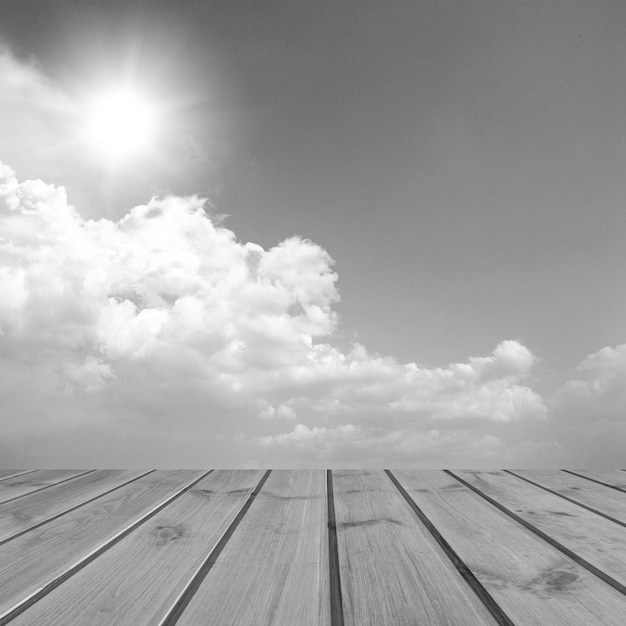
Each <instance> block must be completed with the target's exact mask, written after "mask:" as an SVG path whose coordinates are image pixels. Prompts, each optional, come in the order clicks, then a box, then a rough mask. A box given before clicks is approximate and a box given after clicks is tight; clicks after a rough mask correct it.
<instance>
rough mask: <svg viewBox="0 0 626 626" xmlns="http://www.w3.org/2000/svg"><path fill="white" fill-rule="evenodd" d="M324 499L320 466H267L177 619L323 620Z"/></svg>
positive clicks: (289, 624)
mask: <svg viewBox="0 0 626 626" xmlns="http://www.w3.org/2000/svg"><path fill="white" fill-rule="evenodd" d="M325 496H326V489H325V474H324V472H323V471H321V470H317V471H300V472H296V471H279V470H274V471H273V472H272V473H271V474H270V476H269V478H268V480H267V482H266V483H265V484H264V485H263V488H262V489H261V491H260V492H259V494H258V496H257V497H256V499H255V501H254V503H253V504H252V505H251V507H250V510H249V511H248V513H247V514H246V516H245V517H244V518H243V520H242V522H241V524H240V525H239V526H238V527H237V529H236V530H235V532H234V533H233V535H232V537H231V539H230V540H229V541H228V543H227V544H226V547H225V548H224V550H223V552H222V553H221V554H220V555H219V556H218V558H217V560H216V561H215V564H214V565H213V567H212V568H211V569H210V571H209V572H208V574H207V575H206V578H205V579H204V580H203V581H202V583H201V585H200V587H199V588H198V590H197V592H196V593H195V594H194V596H193V598H192V599H191V602H190V603H189V605H188V606H187V607H186V609H185V611H184V612H183V613H182V616H181V619H180V620H179V622H178V624H180V625H181V626H183V625H188V626H194V625H195V624H207V625H209V624H210V625H212V626H222V624H255V626H257V625H258V626H264V625H269V624H274V625H276V626H279V625H280V626H293V625H295V624H298V626H307V625H311V626H313V625H318V624H319V625H320V626H327V625H330V610H329V607H330V604H329V602H330V600H329V587H328V540H327V536H326V519H327V518H326V515H327V512H326V497H325ZM243 598H245V601H242V599H243Z"/></svg>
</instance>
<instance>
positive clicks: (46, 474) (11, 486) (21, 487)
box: [0, 470, 93, 503]
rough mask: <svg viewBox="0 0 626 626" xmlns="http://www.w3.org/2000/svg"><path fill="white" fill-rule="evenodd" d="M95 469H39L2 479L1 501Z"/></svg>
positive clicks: (6, 500)
mask: <svg viewBox="0 0 626 626" xmlns="http://www.w3.org/2000/svg"><path fill="white" fill-rule="evenodd" d="M89 471H93V470H80V471H78V470H37V471H35V472H32V473H28V474H20V475H17V476H13V477H12V478H6V479H5V480H2V481H0V503H2V502H8V501H10V500H16V499H17V498H21V497H23V496H25V495H27V494H29V493H34V492H36V491H41V490H42V489H45V488H46V487H50V486H51V485H56V484H58V483H62V482H65V481H66V480H71V479H73V478H75V477H76V476H81V475H83V474H86V473H88V472H89Z"/></svg>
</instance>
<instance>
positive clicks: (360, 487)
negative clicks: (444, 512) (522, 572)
mask: <svg viewBox="0 0 626 626" xmlns="http://www.w3.org/2000/svg"><path fill="white" fill-rule="evenodd" d="M333 486H334V491H335V512H336V520H337V542H338V550H339V565H340V571H341V586H342V591H343V607H344V621H345V623H346V624H349V625H354V626H369V625H371V626H379V625H381V624H385V625H386V626H392V625H396V624H429V625H433V626H435V625H440V624H450V625H455V626H457V625H459V626H460V625H463V624H467V625H468V626H469V625H472V626H477V625H478V624H494V623H495V620H494V619H493V617H492V616H491V614H490V613H489V612H488V610H487V609H486V608H485V606H484V605H483V604H482V603H481V601H480V600H479V599H478V597H477V596H476V594H475V593H474V592H473V591H472V589H471V588H470V586H469V585H468V584H467V583H466V582H465V581H464V580H463V578H462V577H461V575H460V574H459V572H458V571H457V569H456V568H455V567H454V565H453V564H452V562H451V561H450V560H449V559H448V557H447V556H446V555H445V554H444V553H443V551H442V550H441V548H440V547H439V545H438V544H437V543H436V542H435V540H434V539H433V537H432V536H431V535H430V533H429V532H428V531H427V530H426V529H425V528H424V526H423V525H422V523H421V522H420V521H419V519H418V518H417V516H416V515H415V514H414V513H413V511H412V510H411V509H410V507H409V505H408V504H407V503H406V502H405V500H404V499H403V497H402V496H401V495H400V493H399V492H398V490H397V489H396V488H395V486H394V485H393V483H392V482H391V480H390V479H389V477H388V476H387V475H386V474H385V473H384V472H382V471H377V470H374V471H367V472H365V471H349V470H345V471H334V472H333Z"/></svg>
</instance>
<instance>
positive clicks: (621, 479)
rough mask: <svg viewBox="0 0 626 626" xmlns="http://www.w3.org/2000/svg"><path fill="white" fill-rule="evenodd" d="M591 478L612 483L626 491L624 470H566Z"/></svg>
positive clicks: (611, 484)
mask: <svg viewBox="0 0 626 626" xmlns="http://www.w3.org/2000/svg"><path fill="white" fill-rule="evenodd" d="M566 471H570V472H572V473H575V474H578V475H580V476H584V477H586V478H590V479H591V480H592V481H597V482H598V483H604V484H605V485H610V486H611V487H615V488H616V489H620V490H622V491H624V492H626V472H624V471H623V470H618V469H613V470H566Z"/></svg>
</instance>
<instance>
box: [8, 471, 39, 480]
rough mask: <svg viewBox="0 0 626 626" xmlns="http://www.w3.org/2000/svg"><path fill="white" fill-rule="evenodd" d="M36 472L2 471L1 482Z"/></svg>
mask: <svg viewBox="0 0 626 626" xmlns="http://www.w3.org/2000/svg"><path fill="white" fill-rule="evenodd" d="M35 471H36V470H10V469H5V470H0V480H6V479H7V478H12V477H13V476H21V475H23V474H29V473H30V472H35Z"/></svg>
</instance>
